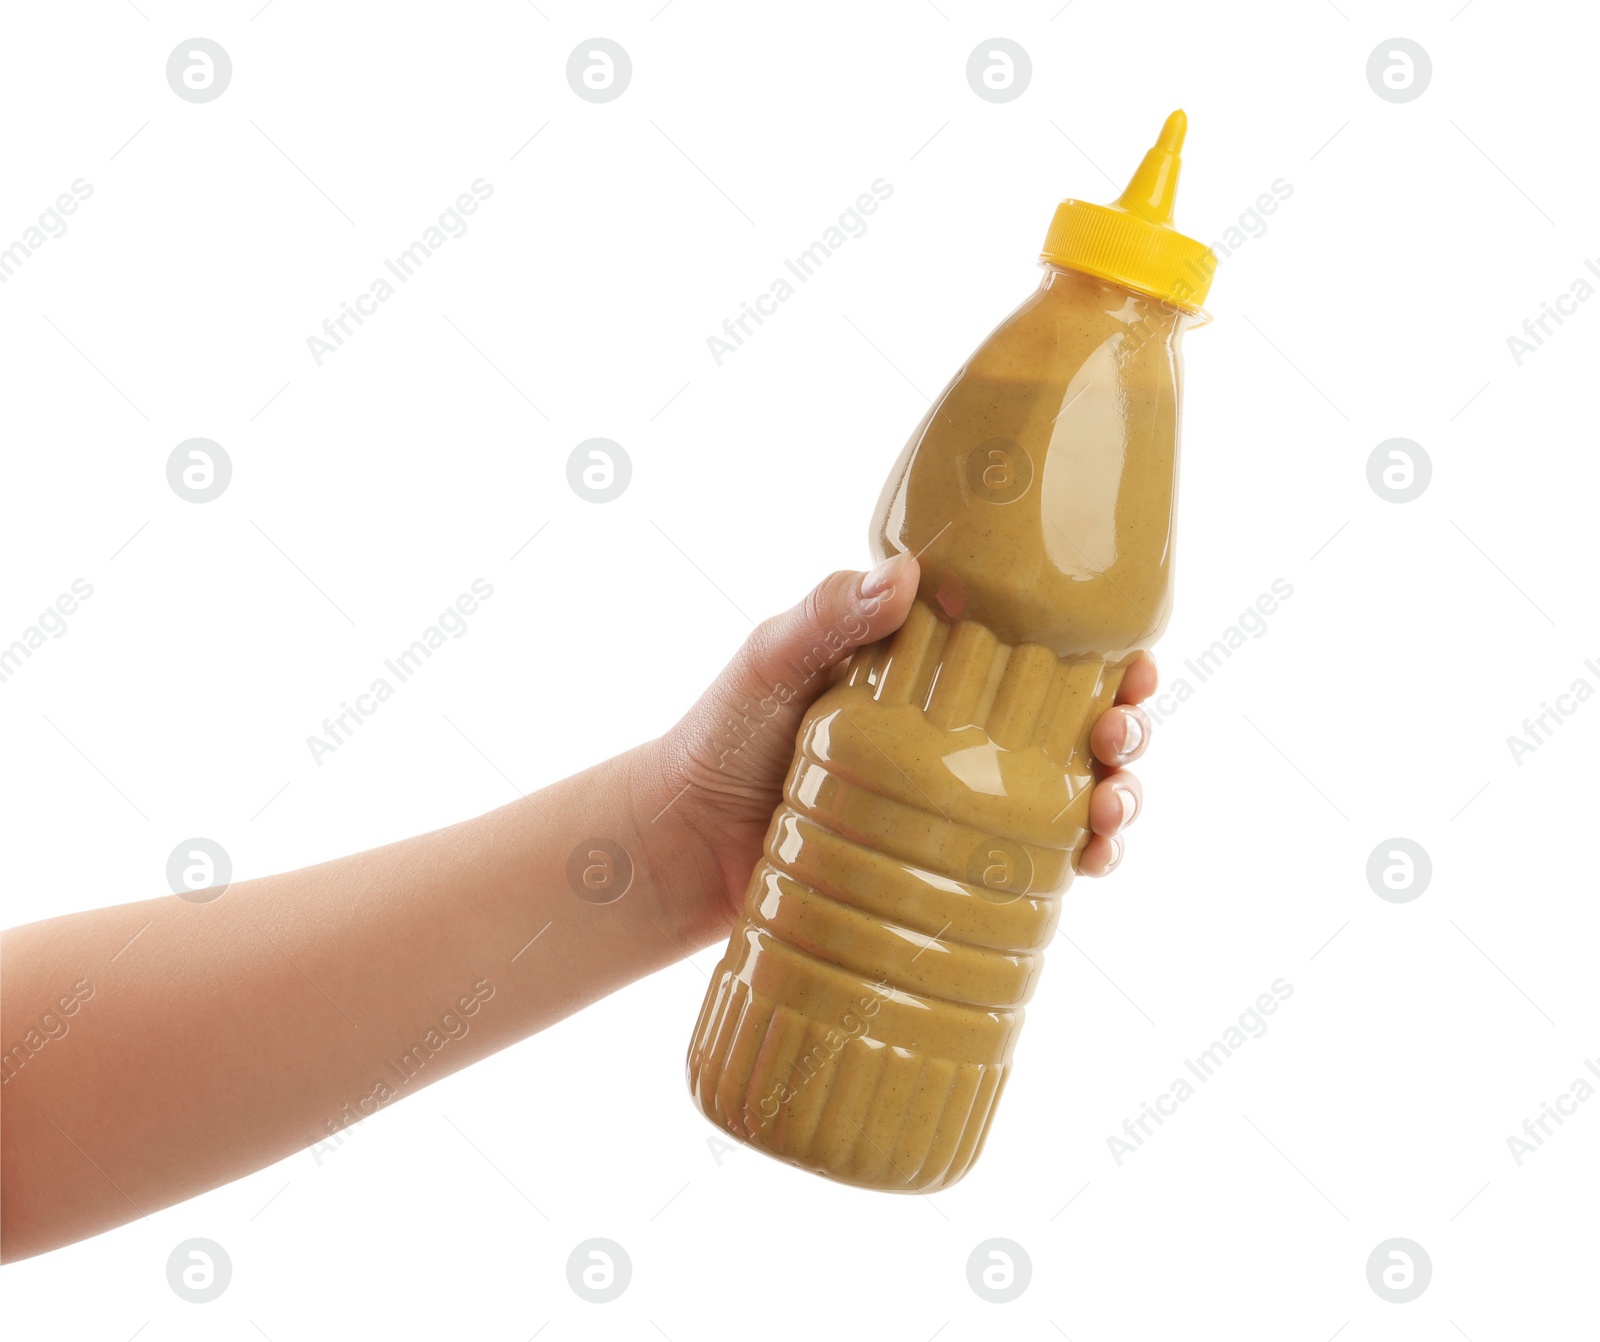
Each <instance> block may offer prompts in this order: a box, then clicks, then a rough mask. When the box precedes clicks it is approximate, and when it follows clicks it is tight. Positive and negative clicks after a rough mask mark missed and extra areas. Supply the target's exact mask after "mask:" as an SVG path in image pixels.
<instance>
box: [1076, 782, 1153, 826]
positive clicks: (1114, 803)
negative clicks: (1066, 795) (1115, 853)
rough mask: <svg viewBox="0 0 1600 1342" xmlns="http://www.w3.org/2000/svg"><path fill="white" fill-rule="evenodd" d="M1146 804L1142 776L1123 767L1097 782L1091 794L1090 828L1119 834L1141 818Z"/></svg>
mask: <svg viewBox="0 0 1600 1342" xmlns="http://www.w3.org/2000/svg"><path fill="white" fill-rule="evenodd" d="M1143 806H1144V790H1143V789H1142V788H1141V787H1140V786H1139V780H1138V779H1137V778H1135V777H1134V776H1133V775H1132V774H1130V773H1127V772H1125V771H1123V770H1121V769H1119V770H1117V772H1116V773H1114V774H1112V775H1111V777H1109V778H1103V779H1101V780H1100V782H1098V783H1096V784H1095V785H1094V792H1093V794H1092V795H1091V796H1090V798H1089V828H1090V829H1092V830H1093V831H1094V832H1095V833H1096V834H1104V835H1105V836H1106V837H1107V838H1110V837H1111V836H1112V835H1115V834H1120V833H1121V832H1122V831H1123V830H1125V829H1126V828H1127V827H1128V826H1129V825H1131V824H1133V822H1134V820H1135V819H1137V818H1138V815H1139V811H1140V808H1142V807H1143Z"/></svg>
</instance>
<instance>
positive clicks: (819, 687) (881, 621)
mask: <svg viewBox="0 0 1600 1342" xmlns="http://www.w3.org/2000/svg"><path fill="white" fill-rule="evenodd" d="M918 576H919V574H918V567H917V561H916V559H915V558H914V557H912V556H911V555H909V554H897V555H892V556H891V557H890V558H888V559H886V560H885V561H884V562H883V563H881V564H879V565H878V566H877V567H876V568H874V569H872V570H871V571H870V572H868V573H853V572H840V573H835V574H832V575H831V576H829V577H828V578H825V579H824V580H823V581H822V582H821V583H819V584H818V585H817V586H816V587H814V588H813V589H812V590H811V591H810V593H809V594H807V596H806V597H805V599H804V600H802V601H801V602H800V603H799V604H798V605H797V606H795V607H793V608H792V609H790V610H787V611H785V612H784V613H783V614H782V615H776V616H774V617H773V618H772V619H770V620H765V621H763V622H762V623H761V624H759V625H758V626H756V629H755V631H754V632H753V633H752V634H751V635H750V637H749V639H747V640H746V642H745V645H744V647H742V648H741V649H740V650H739V652H738V653H737V654H736V655H735V657H734V659H733V661H732V663H731V664H730V665H729V668H728V670H729V672H731V673H732V674H731V679H732V682H733V687H732V688H733V694H734V696H735V697H736V698H737V697H741V696H743V697H752V696H753V697H760V696H770V695H772V694H773V692H774V689H775V687H780V686H781V687H783V692H784V693H783V697H784V698H785V701H786V702H788V701H790V700H792V701H793V702H795V703H796V704H798V705H799V706H800V707H802V708H803V707H804V706H805V705H806V704H807V703H809V702H810V701H811V700H812V699H814V698H816V696H817V695H819V694H820V693H821V692H822V691H823V690H824V689H826V688H827V685H828V675H827V673H828V671H829V670H830V669H831V668H833V667H834V666H836V665H837V664H838V663H839V662H842V661H843V660H844V659H845V658H846V657H848V656H849V655H850V654H851V653H852V652H854V651H855V649H857V648H859V647H861V646H862V645H863V644H866V643H872V642H875V641H876V640H878V639H880V638H883V637H884V636H886V635H888V634H892V633H893V632H894V631H895V630H896V629H898V628H899V627H900V626H901V624H902V623H903V622H904V621H905V618H906V613H907V612H908V611H909V610H910V609H911V602H912V600H913V598H914V597H915V596H916V594H917V580H918Z"/></svg>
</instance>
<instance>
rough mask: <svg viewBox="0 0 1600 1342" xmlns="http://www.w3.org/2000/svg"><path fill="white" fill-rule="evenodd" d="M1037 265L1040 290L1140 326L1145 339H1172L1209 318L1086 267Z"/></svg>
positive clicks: (1042, 262) (1201, 324)
mask: <svg viewBox="0 0 1600 1342" xmlns="http://www.w3.org/2000/svg"><path fill="white" fill-rule="evenodd" d="M1039 268H1040V270H1042V271H1043V272H1044V274H1043V276H1042V278H1041V279H1040V281H1039V289H1040V292H1041V293H1048V294H1049V295H1050V297H1051V298H1052V299H1054V300H1060V301H1066V302H1070V303H1074V304H1077V305H1079V306H1082V307H1085V308H1087V309H1088V310H1090V311H1097V312H1103V313H1105V314H1106V315H1107V316H1108V317H1110V318H1112V319H1114V320H1116V321H1118V322H1122V323H1124V324H1126V325H1127V326H1129V327H1130V328H1134V329H1139V330H1142V331H1143V333H1144V338H1146V339H1148V338H1151V337H1154V338H1156V339H1159V340H1166V341H1175V340H1176V338H1177V337H1178V336H1179V335H1180V334H1182V333H1183V332H1184V331H1186V330H1188V329H1190V328H1191V327H1194V326H1203V325H1205V324H1206V322H1207V321H1209V320H1210V318H1209V316H1208V315H1207V314H1206V313H1205V312H1201V311H1196V312H1191V311H1189V310H1188V309H1186V308H1182V307H1179V306H1178V305H1177V304H1176V303H1174V302H1172V301H1171V300H1170V299H1165V298H1152V297H1151V296H1150V295H1149V294H1142V293H1140V292H1139V291H1138V290H1136V289H1129V288H1128V287H1127V286H1125V285H1121V284H1117V283H1116V282H1115V281H1113V280H1106V279H1101V278H1100V276H1098V275H1091V274H1089V273H1088V272H1087V271H1083V270H1074V269H1072V267H1070V266H1063V265H1058V264H1056V263H1055V262H1052V261H1041V262H1040V263H1039Z"/></svg>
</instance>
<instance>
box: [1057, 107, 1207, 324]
mask: <svg viewBox="0 0 1600 1342" xmlns="http://www.w3.org/2000/svg"><path fill="white" fill-rule="evenodd" d="M1188 129H1189V118H1188V117H1186V116H1185V115H1184V114H1183V113H1182V112H1181V111H1179V112H1174V113H1173V114H1172V115H1171V116H1169V117H1168V118H1167V123H1166V125H1164V126H1163V127H1162V128H1161V135H1160V137H1159V138H1158V139H1157V140H1156V143H1155V147H1154V148H1152V149H1151V150H1150V152H1149V153H1148V154H1146V155H1145V156H1144V162H1143V163H1141V164H1140V165H1139V170H1138V171H1137V172H1136V173H1134V174H1133V179H1132V180H1131V181H1130V182H1129V183H1128V189H1127V190H1126V191H1124V192H1123V193H1122V195H1121V196H1119V197H1118V198H1117V201H1116V204H1114V205H1094V204H1091V203H1090V202H1089V201H1086V200H1064V201H1062V202H1061V204H1060V205H1058V206H1056V215H1055V218H1054V219H1052V220H1051V221H1050V231H1049V233H1047V234H1046V235H1045V240H1044V251H1043V253H1041V256H1040V259H1041V260H1043V261H1046V262H1048V263H1049V264H1050V265H1053V266H1067V267H1070V268H1071V269H1073V270H1084V271H1087V272H1088V273H1089V274H1091V275H1098V276H1099V277H1100V278H1101V279H1104V280H1111V281H1112V282H1113V283H1115V284H1120V285H1123V286H1124V287H1126V288H1129V289H1136V290H1138V292H1140V293H1142V294H1149V295H1150V296H1151V297H1152V298H1160V299H1165V300H1166V301H1167V302H1170V303H1175V304H1177V306H1179V307H1181V308H1184V309H1185V310H1187V311H1191V312H1192V311H1197V310H1198V309H1199V307H1200V305H1201V304H1202V303H1204V302H1205V298H1206V294H1207V292H1208V291H1209V290H1210V288H1211V276H1212V274H1213V273H1214V272H1215V271H1216V268H1217V258H1216V254H1215V253H1214V252H1212V250H1211V248H1209V247H1207V246H1206V245H1205V243H1203V242H1196V241H1195V240H1194V239H1193V238H1189V237H1185V236H1184V235H1183V234H1182V233H1179V232H1178V231H1177V230H1176V229H1175V228H1173V227H1172V202H1173V200H1174V199H1175V198H1176V196H1177V194H1178V170H1179V169H1180V168H1181V167H1182V166H1183V160H1182V159H1180V158H1179V157H1178V153H1179V151H1180V150H1181V149H1182V148H1183V137H1184V134H1185V132H1187V131H1188Z"/></svg>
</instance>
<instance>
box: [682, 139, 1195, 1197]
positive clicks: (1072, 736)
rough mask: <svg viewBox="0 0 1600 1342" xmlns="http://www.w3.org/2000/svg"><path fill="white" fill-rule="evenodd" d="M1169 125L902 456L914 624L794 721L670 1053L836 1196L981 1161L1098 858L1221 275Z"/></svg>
mask: <svg viewBox="0 0 1600 1342" xmlns="http://www.w3.org/2000/svg"><path fill="white" fill-rule="evenodd" d="M1186 128H1187V119H1186V118H1185V116H1184V114H1183V113H1182V112H1174V113H1173V114H1172V115H1171V116H1170V117H1169V118H1167V122H1166V125H1165V126H1163V127H1162V130H1161V136H1160V139H1159V140H1158V141H1157V143H1156V145H1155V147H1154V148H1153V149H1151V150H1150V152H1149V153H1147V154H1146V155H1145V157H1144V161H1143V163H1141V164H1140V165H1139V170H1138V171H1137V172H1136V173H1135V174H1134V176H1133V180H1132V181H1131V182H1130V183H1129V185H1128V189H1127V190H1126V191H1124V192H1123V193H1122V196H1121V197H1120V198H1119V199H1118V200H1117V201H1116V203H1115V204H1113V205H1093V204H1089V203H1088V202H1086V201H1079V200H1065V201H1063V202H1061V204H1060V206H1059V207H1058V208H1057V210H1056V213H1055V218H1054V220H1053V221H1052V223H1051V225H1050V231H1049V233H1048V234H1047V235H1046V237H1045V244H1044V251H1043V255H1042V257H1041V264H1042V268H1043V270H1044V277H1043V280H1042V281H1041V282H1040V285H1039V288H1038V289H1037V290H1036V291H1035V292H1034V294H1033V295H1032V296H1031V297H1030V298H1028V300H1027V301H1026V302H1024V303H1023V304H1022V306H1021V307H1019V308H1018V309H1017V310H1016V311H1015V312H1014V313H1012V315H1011V316H1010V317H1008V318H1007V319H1006V320H1005V321H1004V322H1003V323H1002V324H1001V325H1000V327H999V328H998V329H997V330H996V331H995V332H994V333H993V334H992V335H991V336H990V337H989V338H988V339H987V340H986V341H984V343H983V344H982V345H981V346H980V347H979V348H978V350H977V352H976V353H975V354H974V355H973V356H972V357H971V359H970V360H969V361H968V362H967V364H966V366H965V367H963V368H962V369H961V370H960V371H959V372H958V373H957V374H956V375H955V377H954V378H953V379H952V380H951V382H950V384H949V386H947V387H946V388H945V389H944V392H943V393H942V394H941V395H940V396H939V398H938V399H937V400H936V401H935V402H934V404H933V406H932V408H931V409H930V410H929V411H928V413H927V415H926V416H925V417H924V418H923V421H922V423H921V424H920V425H918V426H917V430H916V432H915V433H913V434H912V435H911V441H910V442H909V443H908V444H907V445H906V448H905V451H904V452H903V453H902V454H901V457H900V460H899V462H898V464H897V465H896V467H895V469H894V472H893V474H892V475H891V476H890V478H889V481H888V484H887V485H886V486H885V488H884V491H883V496H882V498H881V499H880V500H879V503H878V510H877V514H876V516H875V517H874V519H873V523H872V548H873V553H874V556H875V557H876V558H877V559H879V560H881V559H884V558H887V557H888V556H889V555H890V554H892V553H894V552H896V551H907V550H909V551H911V552H913V553H915V554H916V555H917V556H918V557H919V559H920V562H921V572H922V578H921V583H920V586H919V588H918V592H917V599H916V602H915V604H914V605H913V606H912V608H911V613H910V615H909V616H908V617H907V619H906V622H905V624H904V625H903V626H902V627H901V628H900V629H899V630H898V631H897V632H895V633H894V634H893V635H891V636H890V637H888V638H886V639H884V640H882V641H880V642H878V643H875V644H872V645H871V646H868V647H864V648H860V649H858V650H857V651H856V653H855V654H854V655H853V657H852V658H851V660H850V662H849V664H848V668H847V671H846V674H845V676H844V678H843V679H842V681H840V682H839V683H837V684H836V685H835V686H834V687H833V688H832V689H830V690H829V691H828V692H827V693H826V694H824V695H823V696H822V697H821V698H820V699H818V700H817V702H816V703H815V704H814V705H813V706H812V708H811V710H810V712H809V713H807V715H806V717H805V720H804V722H803V723H802V725H801V728H800V732H799V737H798V740H797V742H796V750H795V757H794V764H793V766H792V767H791V769H790V771H789V775H788V778H787V781H786V783H785V786H784V794H783V800H782V802H781V804H780V805H779V807H778V809H777V811H776V812H775V813H774V815H773V817H772V826H771V828H770V829H769V831H768V833H767V840H766V848H765V852H764V854H763V857H762V860H761V861H760V862H759V863H758V864H757V866H756V869H755V871H754V873H753V874H752V876H751V880H750V889H749V892H748V894H747V895H746V896H745V902H744V909H743V915H742V916H741V917H740V919H739V920H738V922H737V923H736V925H735V927H734V930H733V935H732V937H731V939H730V940H729V943H728V949H727V953H726V954H725V955H724V956H723V959H722V962H721V964H720V965H719V966H718V968H717V971H716V973H715V974H714V975H713V979H712V985H711V988H710V990H709V991H708V992H707V994H706V1000H705V1005H704V1006H703V1007H702V1009H701V1012H700V1020H699V1024H698V1025H697V1026H696V1028H695V1034H694V1040H693V1042H692V1043H691V1045H690V1047H689V1086H690V1089H691V1090H692V1091H693V1093H694V1096H695V1098H696V1100H697V1101H698V1102H699V1104H700V1107H701V1108H702V1109H703V1110H704V1112H705V1113H706V1115H707V1117H709V1118H710V1119H711V1120H712V1121H713V1122H714V1123H716V1124H717V1125H718V1126H719V1127H722V1128H724V1129H726V1130H727V1131H729V1132H731V1133H733V1134H734V1135H735V1136H736V1137H738V1138H740V1139H741V1140H743V1141H745V1142H747V1143H749V1144H750V1145H752V1146H755V1147H758V1148H760V1149H761V1150H763V1151H765V1152H767V1153H768V1154H769V1155H773V1156H777V1157H779V1158H780V1159H783V1160H787V1161H791V1162H792V1163H794V1164H796V1165H800V1166H803V1167H804V1168H806V1169H809V1170H814V1171H816V1172H817V1173H819V1174H825V1175H827V1176H828V1177H830V1178H833V1179H838V1180H842V1181H844V1182H846V1183H852V1184H859V1185H864V1186H866V1187H869V1188H879V1189H887V1190H898V1191H908V1192H928V1191H931V1190H934V1189H938V1188H942V1187H944V1186H945V1185H947V1184H950V1183H953V1182H955V1181H956V1180H957V1179H959V1178H960V1177H961V1176H962V1175H963V1174H964V1173H966V1171H967V1169H968V1168H969V1167H970V1166H971V1164H972V1162H973V1161H974V1160H975V1159H976V1158H977V1155H978V1152H979V1150H980V1149H981V1148H982V1146H983V1140H984V1135H985V1133H986V1132H987V1131H988V1128H989V1121H990V1119H991V1118H992V1117H993V1115H994V1110H995V1105H996V1104H997V1103H998V1101H999V1099H1000V1092H1001V1091H1002V1090H1003V1089H1004V1088H1005V1083H1006V1077H1007V1075H1008V1073H1009V1071H1010V1067H1011V1052H1012V1048H1013V1046H1014V1044H1015V1042H1016V1038H1017V1033H1018V1031H1019V1030H1020V1029H1021V1027H1022V1014H1023V1013H1022V1008H1023V1004H1024V1003H1025V1002H1026V1001H1027V1000H1028V998H1029V996H1030V995H1031V994H1032V991H1033V987H1034V983H1035V981H1036V980H1037V978H1038V975H1039V969H1040V961H1041V952H1042V951H1043V948H1044V946H1045V944H1046V942H1048V941H1049V940H1050V937H1051V934H1052V933H1053V932H1054V930H1055V925H1056V920H1057V917H1058V915H1059V912H1060V907H1061V895H1062V892H1063V891H1064V890H1065V889H1066V887H1067V885H1068V883H1069V882H1070V881H1071V879H1072V876H1073V874H1074V872H1075V870H1076V868H1077V862H1078V858H1079V855H1080V854H1081V853H1082V851H1083V848H1084V846H1085V844H1086V843H1087V842H1088V840H1089V837H1090V831H1089V822H1088V812H1089V797H1090V792H1091V790H1092V788H1093V785H1094V781H1095V775H1094V765H1093V760H1092V756H1091V754H1090V750H1089V744H1088V739H1089V731H1090V728H1091V727H1092V726H1093V725H1094V722H1095V719H1096V718H1097V717H1098V716H1099V715H1100V713H1101V712H1102V711H1103V710H1104V709H1106V708H1107V707H1108V706H1110V704H1111V703H1112V701H1113V697H1114V695H1115V693H1116V690H1117V686H1118V684H1119V683H1120V681H1121V679H1122V673H1123V670H1124V668H1125V667H1126V666H1127V664H1128V662H1129V661H1131V660H1132V659H1133V656H1134V654H1135V653H1136V652H1137V651H1138V650H1139V649H1141V648H1148V647H1149V646H1151V644H1153V643H1154V642H1155V640H1156V639H1157V638H1158V637H1159V636H1160V634H1161V631H1162V629H1163V628H1164V627H1165V625H1166V623H1167V615H1168V612H1169V610H1170V606H1171V583H1172V542H1173V521H1174V503H1175V496H1174V486H1175V467H1176V465H1177V453H1178V398H1179V382H1180V361H1179V352H1178V339H1179V336H1180V335H1181V333H1182V332H1183V330H1184V329H1185V327H1187V326H1189V325H1193V324H1196V323H1197V322H1199V321H1203V320H1204V319H1205V316H1204V313H1203V312H1202V311H1201V310H1200V304H1201V303H1202V302H1203V300H1204V298H1205V295H1206V291H1207V290H1208V288H1209V287H1210V279H1211V274H1212V272H1213V270H1214V269H1215V267H1216V257H1215V256H1214V255H1213V254H1212V252H1211V251H1210V249H1209V248H1207V247H1206V246H1204V245H1203V244H1201V243H1199V242H1196V241H1195V240H1193V239H1192V238H1187V237H1185V236H1183V235H1182V234H1181V233H1178V232H1176V231H1174V230H1173V228H1172V227H1171V226H1170V221H1171V218H1172V203H1173V197H1174V194H1175V192H1176V189H1177V183H1178V169H1179V158H1178V154H1179V151H1180V149H1181V148H1182V146H1183V138H1184V132H1185V130H1186Z"/></svg>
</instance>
